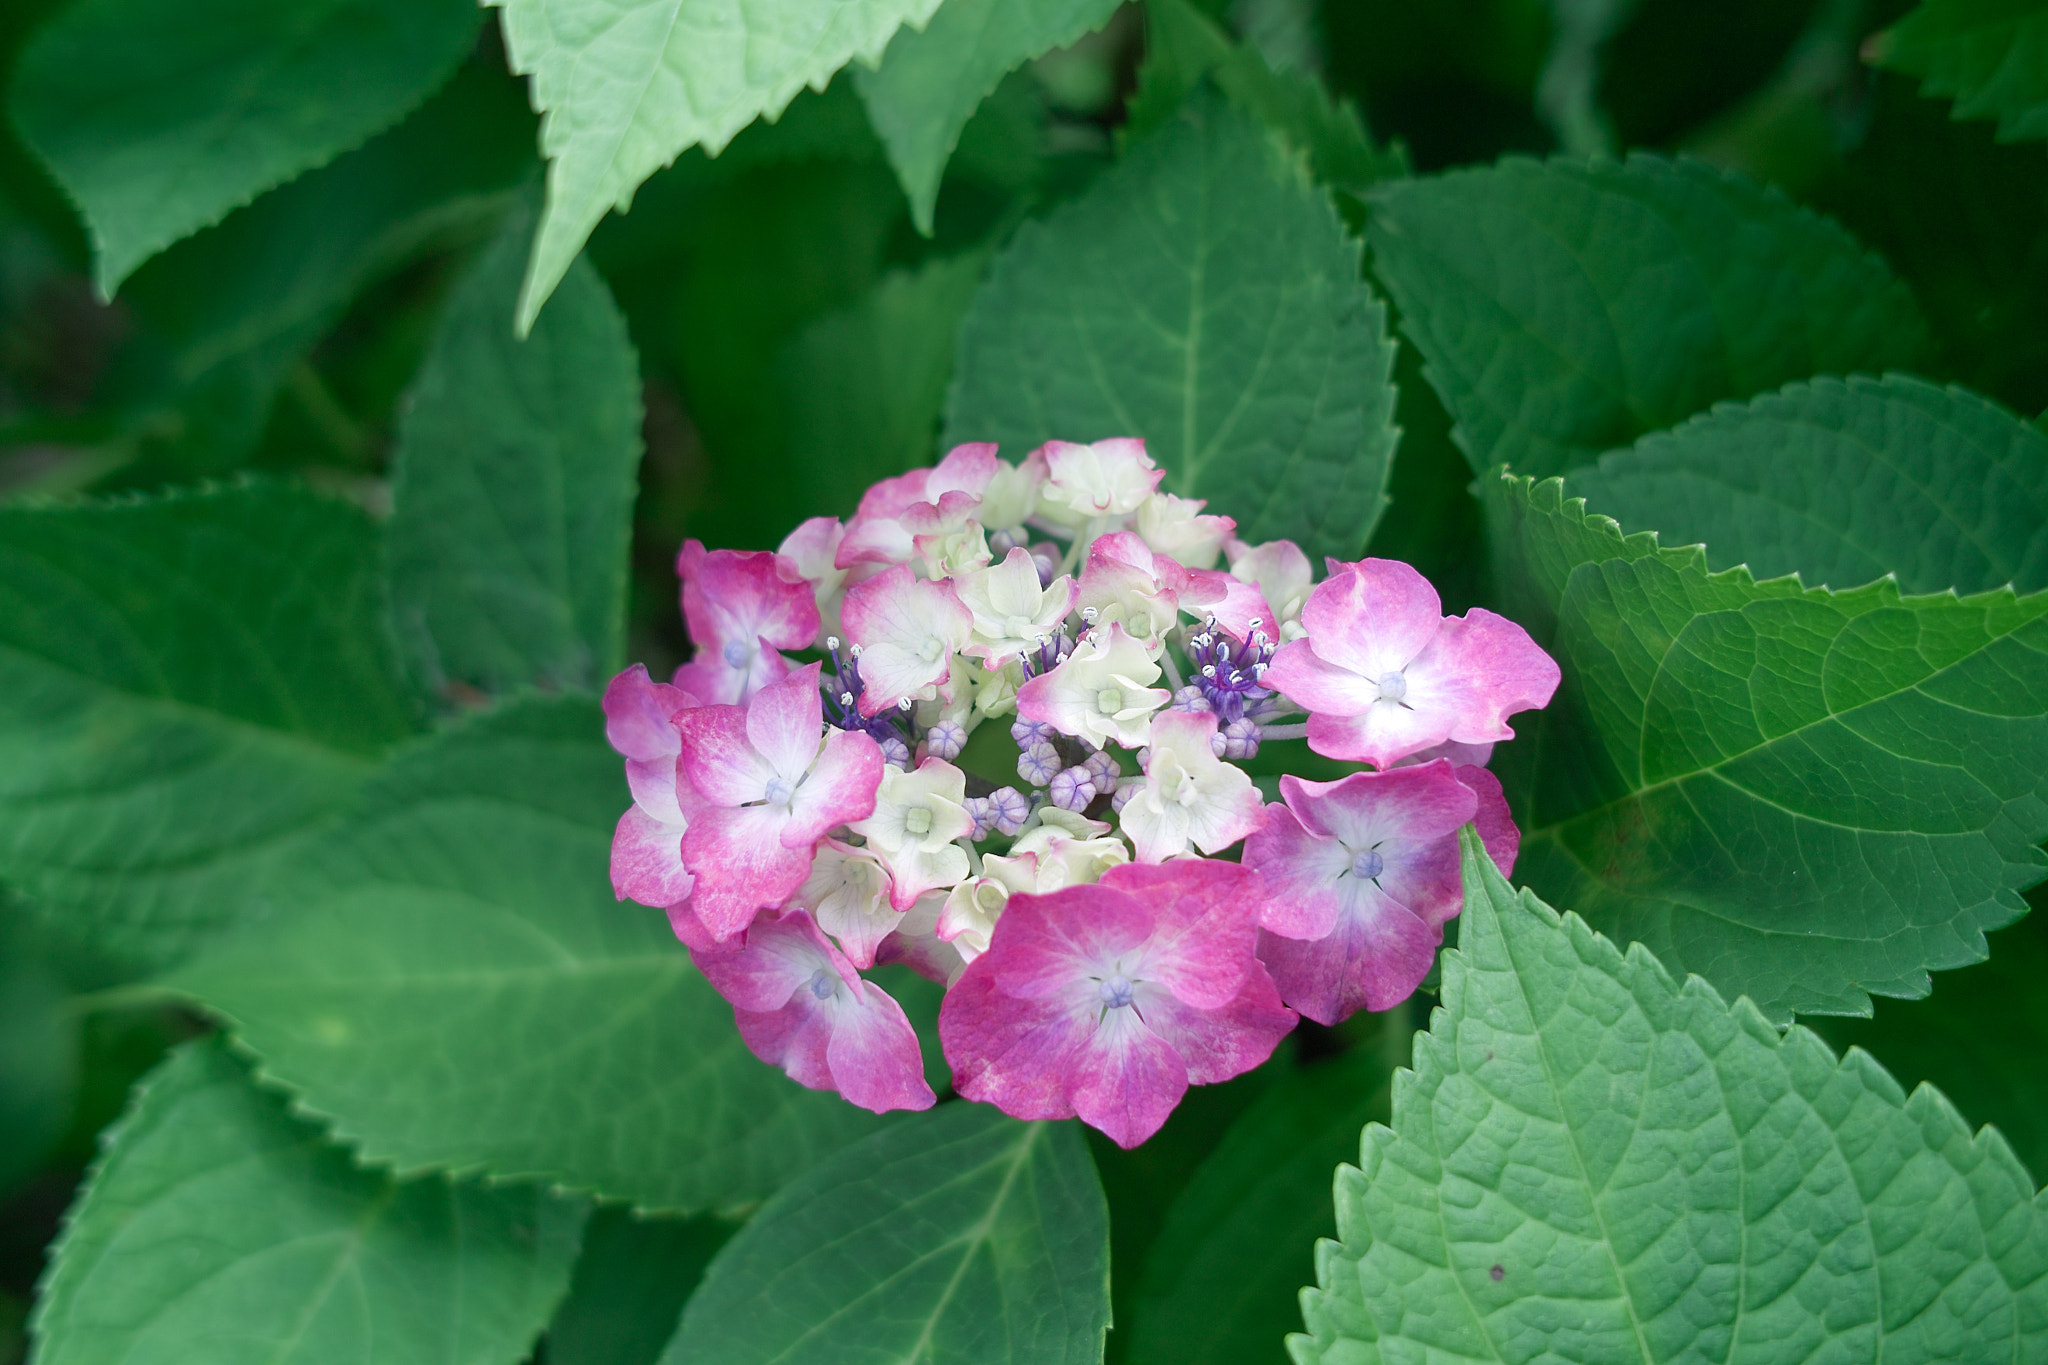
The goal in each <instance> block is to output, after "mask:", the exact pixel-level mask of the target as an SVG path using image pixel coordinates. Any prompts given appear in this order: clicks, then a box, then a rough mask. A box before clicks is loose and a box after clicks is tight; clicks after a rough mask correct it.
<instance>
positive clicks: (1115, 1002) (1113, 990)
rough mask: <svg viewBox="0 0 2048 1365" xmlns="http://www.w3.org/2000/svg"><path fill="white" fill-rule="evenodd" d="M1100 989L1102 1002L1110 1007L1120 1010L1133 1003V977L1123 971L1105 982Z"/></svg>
mask: <svg viewBox="0 0 2048 1365" xmlns="http://www.w3.org/2000/svg"><path fill="white" fill-rule="evenodd" d="M1099 991H1100V994H1101V996H1102V1003H1103V1004H1105V1005H1107V1006H1108V1007H1109V1008H1110V1009H1113V1010H1120V1009H1122V1008H1124V1006H1126V1005H1128V1004H1130V1003H1131V979H1130V978H1129V977H1128V976H1125V975H1124V974H1123V973H1122V972H1118V973H1117V974H1116V975H1115V976H1112V977H1111V978H1109V980H1107V981H1105V982H1103V983H1102V985H1101V986H1100V988H1099Z"/></svg>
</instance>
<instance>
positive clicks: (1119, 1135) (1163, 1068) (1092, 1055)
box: [1066, 992, 1270, 1150]
mask: <svg viewBox="0 0 2048 1365" xmlns="http://www.w3.org/2000/svg"><path fill="white" fill-rule="evenodd" d="M1161 994H1164V992H1161ZM1268 1050H1269V1051H1270V1049H1268ZM1066 1071H1067V1085H1068V1093H1069V1094H1070V1095H1071V1096H1072V1098H1073V1104H1074V1111H1075V1112H1076V1113H1078V1114H1079V1115H1080V1116H1081V1120H1082V1122H1084V1123H1087V1124H1089V1125H1091V1126H1093V1127H1095V1128H1098V1129H1100V1130H1102V1132H1104V1133H1106V1134H1108V1135H1109V1138H1110V1140H1111V1141H1112V1142H1114V1143H1116V1145H1117V1146H1119V1147H1122V1148H1125V1149H1126V1150H1128V1149H1130V1148H1132V1147H1135V1146H1137V1145H1138V1144H1139V1143H1141V1142H1143V1141H1144V1140H1145V1139H1146V1138H1148V1137H1151V1136H1152V1135H1153V1134H1154V1133H1156V1132H1158V1131H1159V1129H1160V1128H1161V1127H1162V1126H1163V1125H1164V1124H1165V1123H1166V1120H1167V1118H1168V1116H1169V1115H1171V1114H1172V1113H1173V1111H1174V1107H1175V1106H1176V1105H1178V1104H1179V1103H1180V1099H1181V1096H1183V1095H1185V1094H1187V1092H1188V1068H1187V1063H1186V1062H1185V1061H1183V1060H1182V1059H1181V1055H1180V1053H1178V1052H1176V1051H1175V1050H1174V1049H1173V1048H1172V1047H1171V1046H1169V1045H1168V1044H1167V1043H1166V1041H1165V1040H1164V1039H1162V1038H1161V1037H1160V1036H1159V1035H1158V1034H1156V1033H1154V1032H1153V1031H1152V1030H1151V1029H1150V1028H1148V1027H1146V1023H1145V1021H1144V1020H1142V1019H1140V1018H1139V1017H1138V1014H1137V1011H1136V1010H1135V1009H1130V1008H1126V1009H1113V1010H1108V1011H1105V1012H1104V1014H1103V1016H1102V1020H1101V1022H1100V1023H1098V1024H1097V1025H1096V1027H1095V1032H1094V1034H1093V1036H1091V1037H1090V1038H1089V1039H1088V1040H1087V1042H1086V1043H1085V1044H1083V1045H1082V1046H1080V1047H1077V1048H1075V1049H1074V1050H1073V1053H1072V1056H1071V1060H1070V1061H1069V1063H1068V1065H1067V1067H1066Z"/></svg>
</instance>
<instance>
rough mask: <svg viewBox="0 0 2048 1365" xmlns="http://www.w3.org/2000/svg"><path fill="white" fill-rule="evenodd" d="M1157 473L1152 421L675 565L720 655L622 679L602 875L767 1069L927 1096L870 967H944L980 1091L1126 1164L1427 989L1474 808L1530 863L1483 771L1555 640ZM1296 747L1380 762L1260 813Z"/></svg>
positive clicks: (685, 603) (923, 485) (947, 1044)
mask: <svg viewBox="0 0 2048 1365" xmlns="http://www.w3.org/2000/svg"><path fill="white" fill-rule="evenodd" d="M1160 476H1161V471H1160V470H1159V469H1158V468H1157V467H1156V466H1155V465H1154V464H1153V463H1152V461H1151V460H1150V459H1149V458H1147V456H1146V454H1145V449H1144V445H1143V443H1142V442H1139V441H1135V440H1108V441H1099V442H1096V443H1095V444H1094V445H1076V444H1072V443H1068V442H1063V441H1054V442H1051V443H1049V444H1047V445H1045V446H1043V447H1041V448H1040V449H1038V450H1036V451H1033V452H1032V453H1031V455H1030V456H1029V457H1028V458H1027V459H1026V460H1025V461H1024V462H1023V463H1022V464H1021V465H1011V464H1009V463H1007V462H1006V461H1003V460H1001V459H998V458H997V455H996V451H995V448H994V447H993V446H985V445H968V446H960V447H958V448H956V449H954V450H953V451H952V452H951V453H950V454H948V455H947V456H946V458H945V459H944V460H943V461H941V462H940V463H939V464H938V465H937V466H936V467H935V468H931V469H920V470H913V471H912V472H910V473H908V474H904V475H901V476H899V477H896V478H891V479H885V480H883V481H882V482H880V483H878V484H876V485H875V486H874V487H873V488H871V489H869V490H868V493H867V495H866V496H865V497H863V498H862V499H861V503H860V508H859V511H858V512H857V514H856V515H855V516H854V517H853V519H852V520H851V521H849V522H846V523H843V524H842V523H841V522H839V521H837V520H835V519H832V518H829V517H820V518H814V519H813V520H811V521H807V522H805V523H804V524H803V525H802V526H799V527H798V528H797V529H796V531H795V532H793V533H792V534H791V535H790V536H789V538H788V539H787V540H785V541H784V542H783V544H782V546H781V547H780V548H779V549H778V550H776V551H775V552H773V553H770V552H766V551H745V552H743V551H734V550H706V549H705V548H704V547H703V546H701V545H699V544H698V543H696V542H695V541H691V542H689V543H688V544H686V545H685V546H684V547H683V550H682V553H681V555H680V557H679V559H678V561H677V570H678V572H679V574H680V575H681V578H682V608H683V616H684V619H685V621H686V622H687V624H688V626H689V630H690V636H691V639H692V641H693V643H694V645H695V649H696V652H695V655H694V656H693V657H692V659H691V661H690V662H689V663H687V664H685V665H683V666H682V667H681V668H680V669H678V670H677V672H676V676H675V680H674V682H673V684H663V683H658V682H655V681H654V680H653V679H652V678H650V677H649V676H648V674H647V670H646V669H645V668H642V667H640V666H638V665H635V666H634V667H633V668H631V669H628V670H627V671H626V672H624V673H622V674H620V675H619V676H618V677H617V678H615V679H613V681H612V684H611V686H610V688H609V689H608V690H607V691H606V693H605V701H604V705H605V716H606V721H607V735H608V737H609V738H610V740H611V742H612V745H613V747H615V748H616V749H618V751H619V752H620V753H621V754H623V755H625V758H626V780H627V785H628V787H629V789H630V791H631V793H632V797H633V805H632V807H631V808H630V809H629V810H627V812H626V813H625V815H624V816H622V817H621V818H620V821H619V826H618V832H617V834H616V836H615V838H614V841H613V845H612V882H613V887H614V889H615V890H616V891H617V892H618V894H619V896H620V898H621V899H631V900H635V901H639V902H641V903H643V904H646V905H650V906H656V907H660V908H662V909H665V910H666V911H667V912H668V916H669V922H670V923H671V925H672V926H673V927H674V929H675V932H676V936H677V937H678V938H680V939H681V940H682V941H683V943H684V944H686V945H687V946H688V948H689V952H690V955H691V959H692V961H694V962H695V963H696V965H697V967H698V969H699V970H700V971H701V972H702V973H703V975H704V977H705V979H706V980H708V981H709V982H710V983H711V985H712V986H713V987H714V988H716V989H717V990H718V991H719V992H720V993H721V994H722V995H724V996H725V998H726V999H727V1000H728V1001H729V1002H730V1003H731V1004H732V1007H733V1016H734V1019H735V1020H736V1022H737V1024H738V1027H739V1030H740V1033H741V1035H742V1036H743V1037H744V1038H745V1039H746V1042H747V1044H748V1046H749V1047H750V1048H752V1049H753V1051H754V1052H755V1053H756V1054H757V1055H758V1056H760V1057H761V1058H762V1059H763V1060H765V1061H768V1062H770V1063H773V1064H775V1065H778V1066H780V1067H782V1068H783V1070H785V1071H786V1072H788V1073H789V1075H790V1076H792V1077H793V1078H795V1079H796V1080H797V1081H799V1082H801V1083H802V1084H804V1085H807V1086H811V1087H814V1088H818V1089H829V1090H836V1091H838V1092H839V1093H840V1094H842V1095H844V1096H845V1097H846V1098H847V1099H848V1100H850V1101H852V1102H853V1103H855V1104H859V1105H862V1106H865V1107H867V1108H870V1109H874V1110H878V1111H879V1110H887V1109H920V1108H924V1107H926V1106H928V1105H930V1104H932V1103H933V1102H934V1099H935V1096H934V1095H933V1092H932V1090H931V1088H930V1086H929V1085H927V1083H926V1081H925V1073H924V1066H923V1059H922V1057H921V1054H920V1049H919V1044H918V1040H917V1036H916V1034H915V1033H914V1031H913V1030H912V1028H911V1026H910V1023H909V1021H908V1019H907V1018H906V1016H905V1015H904V1012H903V1009H902V1007H901V1006H900V1005H899V1004H898V1003H897V1002H896V1000H895V999H893V998H892V997H891V996H890V995H889V994H888V993H887V992H886V991H884V990H883V989H882V988H881V987H880V986H879V985H877V984H876V983H875V982H874V981H873V980H870V979H868V978H867V977H864V976H863V975H862V973H863V972H864V971H867V970H869V969H872V968H874V967H876V966H879V965H884V964H888V963H902V964H905V965H907V966H908V967H910V968H911V969H912V970H914V971H917V972H919V973H921V974H922V975H924V976H927V977H929V978H931V979H933V980H935V981H938V982H940V983H941V984H943V985H944V986H946V988H947V991H946V996H945V1002H944V1005H943V1006H942V1008H941V1010H940V1013H939V1038H940V1043H941V1046H942V1048H943V1051H944V1054H945V1060H946V1062H947V1063H948V1065H949V1066H950V1067H951V1069H952V1075H953V1085H954V1087H955V1088H956V1089H957V1090H958V1091H959V1093H960V1094H962V1095H964V1096H966V1097H967V1098H969V1099H975V1100H984V1101H987V1102H989V1103H991V1104H994V1105H996V1106H998V1107H999V1108H1001V1109H1003V1110H1004V1111H1005V1112H1007V1113H1010V1114H1014V1115H1017V1116H1019V1117H1022V1118H1065V1117H1071V1116H1074V1115H1079V1116H1080V1117H1081V1118H1082V1119H1084V1120H1085V1121H1087V1122H1088V1123H1090V1124H1093V1125H1094V1126H1095V1127H1097V1128H1099V1129H1101V1130H1102V1131H1103V1132H1105V1133H1107V1134H1108V1135H1109V1136H1110V1137H1112V1138H1113V1139H1115V1140H1116V1141H1117V1142H1119V1143H1121V1144H1123V1145H1124V1146H1127V1147H1128V1146H1134V1145H1136V1144H1137V1143H1139V1142H1142V1141H1144V1140H1145V1139H1146V1138H1147V1137H1149V1136H1151V1135H1152V1134H1153V1133H1154V1132H1156V1131H1157V1130H1158V1128H1159V1126H1160V1125H1161V1124H1162V1123H1164V1122H1165V1121H1166V1118H1167V1116H1168V1115H1169V1114H1170V1113H1171V1112H1172V1111H1173V1108H1174V1106H1175V1105H1176V1104H1178V1103H1179V1101H1180V1098H1181V1096H1182V1095H1183V1094H1184V1093H1185V1092H1186V1090H1187V1087H1188V1086H1190V1085H1204V1084H1209V1083H1212V1082H1216V1081H1222V1080H1226V1079H1228V1078H1230V1077H1232V1076H1235V1075H1238V1074H1240V1073H1241V1072H1244V1071H1246V1070H1249V1069H1250V1068H1252V1067H1254V1066H1257V1065H1258V1064H1259V1063H1260V1062H1262V1061H1263V1060H1265V1059H1266V1057H1268V1056H1269V1055H1271V1053H1272V1051H1273V1049H1274V1047H1275V1046H1276V1045H1277V1044H1278V1043H1279V1041H1280V1039H1281V1038H1283V1037H1284V1036H1286V1034H1287V1033H1288V1031H1289V1030H1290V1029H1292V1028H1293V1027H1294V1026H1295V1024H1296V1023H1297V1021H1298V1017H1299V1016H1301V1015H1306V1016H1307V1017H1308V1018H1310V1019H1313V1020H1316V1021H1317V1022H1319V1023H1323V1024H1334V1023H1337V1022H1338V1021H1340V1020H1342V1019H1343V1018H1345V1017H1346V1016H1348V1015H1350V1014H1352V1013H1353V1012H1355V1011H1357V1010H1359V1009H1370V1010H1384V1009H1387V1008H1390V1007H1392V1006H1393V1005H1396V1004H1398V1003H1400V1002H1401V1001H1402V1000H1404V999H1406V998H1407V997H1408V996H1409V995H1410V994H1411V993H1412V992H1413V991H1414V990H1415V988H1416V986H1417V985H1418V984H1419V983H1420V982H1421V981H1422V979H1423V977H1424V976H1425V975H1426V974H1427V973H1428V971H1429V968H1430V964H1431V962H1432V960H1433V959H1434V956H1435V953H1436V950H1437V947H1438V946H1439V945H1440V944H1441V942H1442V940H1443V926H1444V924H1445V922H1446V921H1447V920H1449V919H1450V918H1451V917H1452V916H1453V915H1455V914H1456V913H1457V911H1458V907H1459V905H1460V903H1461V900H1462V889H1461V886H1460V881H1459V864H1458V845H1457V832H1458V830H1459V829H1460V828H1462V827H1463V826H1464V825H1466V824H1468V823H1475V822H1476V824H1477V828H1478V831H1479V834H1480V836H1481V838H1482V839H1483V840H1484V841H1485V844H1486V847H1487V850H1488V851H1489V852H1490V853H1491V854H1492V855H1493V858H1494V860H1495V861H1496V862H1497V863H1499V864H1500V865H1501V866H1502V868H1503V869H1504V870H1505V869H1507V868H1510V867H1511V866H1512V865H1513V861H1514V857H1515V853H1516V849H1517V845H1518V842H1519V835H1518V833H1517V831H1516V829H1515V826H1514V823H1513V821H1512V820H1511V819H1510V818H1509V816H1508V811H1507V804H1506V802H1505V801H1504V800H1503V798H1502V795H1501V789H1500V783H1499V782H1498V781H1497V780H1495V778H1494V777H1493V775H1492V774H1491V773H1490V772H1488V771H1487V770H1486V767H1485V766H1484V765H1485V763H1486V761H1487V758H1488V757H1489V756H1490V754H1491V751H1492V746H1493V744H1494V743H1495V742H1496V741H1498V740H1504V739H1508V738H1511V737H1512V735H1513V731H1512V730H1510V729H1509V727H1508V725H1507V717H1509V716H1510V715H1512V714H1514V713H1515V712H1518V711H1523V710H1527V709H1530V708H1532V707H1540V706H1543V705H1544V704H1545V703H1547V702H1548V701H1549V699H1550V696H1551V693H1552V692H1553V691H1554V690H1555V689H1556V686H1557V682H1558V670H1557V665H1556V664H1555V663H1553V662H1552V661H1551V659H1550V658H1549V656H1547V655H1546V654H1545V653H1544V652H1543V651H1542V650H1541V649H1539V648H1538V647H1537V646H1536V645H1535V644H1534V643H1533V642H1532V641H1531V640H1530V639H1529V637H1528V635H1527V634H1526V633H1524V632H1523V631H1522V629H1521V628H1520V627H1519V626H1516V625H1515V624H1514V623H1513V622H1510V621H1508V620H1505V619H1504V618H1502V617H1499V616H1496V615H1494V614H1493V613H1491V612H1487V611H1482V610H1477V609H1475V610H1473V611H1471V612H1469V613H1467V614H1466V615H1465V616H1462V617H1450V618H1446V617H1445V616H1444V615H1443V611H1442V605H1441V603H1440V602H1439V600H1438V598H1437V595H1436V592H1435V590H1434V589H1432V588H1431V587H1430V585H1429V583H1428V582H1427V581H1426V580H1424V579H1423V577H1422V576H1421V575H1420V574H1418V573H1417V572H1416V571H1415V570H1414V569H1412V568H1410V567H1409V566H1408V565H1406V564H1401V563H1397V562H1394V561H1391V560H1376V559H1366V560H1361V561H1359V562H1357V563H1349V564H1345V563H1337V562H1335V561H1332V562H1331V563H1330V564H1329V566H1328V573H1327V575H1326V576H1325V577H1324V578H1323V579H1322V581H1321V582H1317V581H1315V576H1314V571H1313V569H1312V568H1311V566H1310V564H1309V561H1308V559H1307V557H1306V556H1305V555H1303V554H1302V552H1301V551H1300V549H1298V548H1297V547H1296V546H1295V545H1294V544H1292V543H1291V542H1289V541H1284V540H1280V541H1270V542H1267V543H1265V544H1260V545H1248V544H1245V543H1243V542H1242V541H1239V540H1238V539H1236V536H1235V532H1236V524H1235V523H1234V522H1233V521H1232V520H1231V519H1230V518H1229V517H1225V516H1218V515H1214V514H1212V513H1208V512H1206V511H1205V510H1204V507H1203V504H1202V503H1201V502H1199V501H1195V500H1191V499H1186V498H1180V497H1176V496H1174V495H1172V494H1170V493H1163V492H1160V491H1159V487H1158V485H1159V482H1160ZM791 655H797V656H800V657H799V658H797V659H792V658H791ZM802 656H808V661H803V659H802ZM998 718H1000V719H1002V720H1004V721H1006V722H1007V724H1000V725H995V726H988V724H987V723H988V722H989V721H991V720H996V719H998ZM1299 739H1306V741H1307V745H1308V747H1309V748H1310V749H1312V750H1313V751H1315V752H1316V753H1319V754H1322V755H1324V756H1325V757H1326V758H1329V759H1335V760H1339V761H1340V762H1343V763H1346V764H1354V765H1370V766H1369V767H1368V766H1360V767H1359V768H1358V770H1357V771H1354V772H1351V773H1349V774H1348V775H1346V776H1342V777H1339V778H1337V779H1336V780H1334V781H1326V782H1310V781H1303V780H1301V779H1300V778H1298V777H1295V776H1293V775H1283V776H1280V777H1279V778H1278V782H1277V795H1278V796H1279V798H1280V799H1279V800H1277V801H1273V802H1268V801H1266V800H1265V799H1263V797H1262V796H1261V793H1260V787H1259V785H1258V784H1257V783H1256V782H1255V781H1254V779H1253V777H1252V775H1251V774H1250V773H1249V772H1248V771H1247V770H1246V767H1245V766H1244V765H1245V764H1247V763H1248V762H1251V761H1252V760H1256V759H1258V757H1259V754H1260V751H1261V747H1262V745H1268V744H1272V743H1275V742H1276V741H1285V740H1299ZM1266 766H1267V767H1268V768H1270V767H1271V766H1272V760H1271V758H1270V757H1269V758H1268V759H1267V760H1266ZM1012 771H1014V772H1015V773H1016V780H1015V781H1014V782H1012V781H1010V780H1008V774H1009V773H1010V772H1012ZM991 773H994V774H997V775H998V777H997V778H996V779H995V780H991V779H990V778H989V777H988V776H987V775H988V774H991ZM1240 847H1241V852H1240V853H1239V854H1238V856H1237V857H1236V859H1235V860H1232V859H1231V858H1230V857H1229V856H1228V855H1229V853H1230V851H1231V850H1232V849H1234V848H1240Z"/></svg>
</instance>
